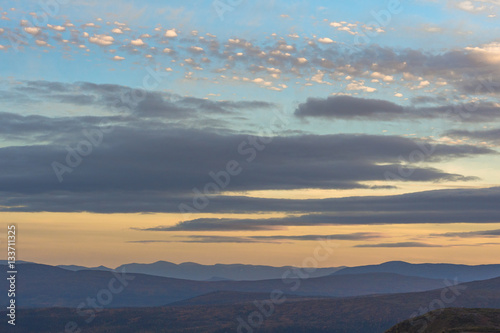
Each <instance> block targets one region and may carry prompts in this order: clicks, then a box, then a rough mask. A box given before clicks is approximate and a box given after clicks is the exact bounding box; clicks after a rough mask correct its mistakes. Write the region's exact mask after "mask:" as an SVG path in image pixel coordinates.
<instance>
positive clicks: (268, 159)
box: [0, 81, 495, 211]
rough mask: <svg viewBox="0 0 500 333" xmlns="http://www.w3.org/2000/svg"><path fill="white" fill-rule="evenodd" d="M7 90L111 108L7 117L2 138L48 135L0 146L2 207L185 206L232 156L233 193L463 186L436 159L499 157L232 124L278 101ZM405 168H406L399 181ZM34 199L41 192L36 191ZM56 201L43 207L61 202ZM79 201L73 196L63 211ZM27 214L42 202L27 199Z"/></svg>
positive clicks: (86, 89)
mask: <svg viewBox="0 0 500 333" xmlns="http://www.w3.org/2000/svg"><path fill="white" fill-rule="evenodd" d="M6 96H9V97H8V98H10V99H15V100H16V101H18V102H19V101H25V103H37V104H38V103H42V102H47V103H63V106H64V108H67V105H68V104H73V105H78V106H80V107H82V106H84V107H86V108H88V109H96V108H101V109H102V110H105V111H106V112H108V113H110V114H111V115H113V116H106V117H52V118H50V117H39V116H38V118H37V117H36V116H35V117H32V116H18V117H15V116H13V115H12V114H0V118H2V119H1V120H2V121H1V123H0V124H1V125H0V129H2V131H3V132H1V133H0V135H1V136H2V137H4V138H13V137H15V136H16V135H17V139H19V138H20V136H21V135H25V136H26V138H41V137H43V142H41V143H43V144H33V143H32V142H33V141H29V140H26V141H25V144H24V145H18V146H5V147H3V148H0V190H1V191H3V192H4V194H5V203H6V205H11V204H13V203H14V202H18V200H19V197H18V196H17V195H21V194H25V195H27V196H28V194H29V195H34V194H35V193H40V194H41V193H54V192H57V191H60V192H61V193H63V192H65V193H74V194H75V196H74V198H76V197H77V196H78V195H77V193H80V194H82V195H84V194H83V193H84V192H88V193H116V192H117V191H118V192H119V191H123V192H124V195H125V196H129V195H130V196H131V197H134V196H139V195H144V197H146V195H145V193H146V192H147V193H148V195H147V197H148V198H149V200H151V205H146V206H143V208H142V209H145V210H152V211H156V210H160V211H163V210H171V209H172V208H171V206H169V205H166V204H165V205H166V206H162V205H161V204H160V205H159V206H158V200H159V198H161V197H162V196H163V197H164V196H165V195H167V196H168V197H169V198H177V199H176V200H177V202H178V201H179V200H181V198H190V197H191V196H192V195H193V193H194V192H193V189H195V188H196V189H198V190H199V191H201V192H204V191H209V192H210V191H211V192H214V186H216V185H217V183H216V182H221V181H222V182H223V183H225V182H226V180H225V176H224V172H225V171H224V170H225V169H226V168H227V165H228V163H229V162H231V163H233V164H234V165H236V166H237V168H236V169H238V170H241V171H240V172H239V173H238V174H237V176H234V177H230V182H229V183H228V184H227V185H225V186H227V188H225V190H229V191H252V190H277V189H279V190H290V189H308V188H317V189H355V188H374V187H373V185H372V184H370V182H374V181H378V182H379V184H377V185H378V186H386V187H387V186H389V187H390V186H395V184H397V183H398V182H401V181H416V182H436V181H450V182H451V181H467V180H473V179H476V178H474V177H473V176H474V175H461V174H456V173H449V172H447V171H446V170H439V169H437V168H435V167H433V166H432V163H438V162H441V161H443V160H446V161H448V160H451V159H455V158H461V157H469V156H481V155H491V154H495V152H494V151H493V150H491V149H488V148H481V147H475V146H473V145H465V144H463V145H458V144H455V145H446V144H438V143H437V142H431V141H429V142H423V141H420V140H415V139H410V138H405V137H400V136H390V135H383V136H379V135H358V134H335V135H304V134H299V135H297V134H295V135H280V134H279V133H281V132H280V131H281V130H282V129H283V124H282V123H280V122H278V124H273V126H271V127H270V128H269V129H270V130H271V129H272V131H271V132H270V135H269V136H263V137H262V136H259V137H257V136H255V135H254V133H249V132H246V133H245V132H243V133H240V134H235V132H234V130H233V129H232V127H231V126H232V123H228V122H225V121H226V119H230V118H231V117H235V118H236V119H240V118H241V117H244V116H245V114H246V113H248V112H254V110H257V109H262V110H272V109H273V108H275V107H276V106H275V105H274V104H272V103H267V102H262V101H215V100H207V99H199V98H194V97H183V96H179V95H175V94H170V93H164V92H152V91H145V90H144V91H143V90H134V89H131V88H128V87H124V86H120V85H112V84H93V83H88V82H79V83H75V84H63V83H59V82H45V81H34V82H22V83H21V84H18V85H14V86H12V89H11V91H9V93H7V94H6ZM134 96H139V97H140V98H138V99H137V98H136V99H134ZM336 102H338V101H336ZM361 102H364V101H361ZM368 102H370V101H368ZM55 105H56V104H55ZM56 106H57V105H56ZM56 108H57V107H56ZM221 115H222V116H223V117H221ZM212 116H213V118H212ZM278 120H279V119H278ZM101 123H102V124H104V125H102V126H107V127H109V126H110V125H113V126H114V127H113V128H114V130H113V131H112V132H109V133H106V134H105V135H104V134H103V138H102V140H103V144H102V145H99V146H96V147H92V153H91V154H89V155H88V156H87V155H85V156H84V157H85V158H82V162H81V163H79V164H78V165H77V166H74V165H73V166H70V167H69V169H70V170H71V172H70V171H66V172H64V173H63V176H62V178H63V179H64V181H63V182H61V183H59V181H58V177H57V175H56V172H55V169H54V162H57V163H62V164H64V165H69V164H74V163H71V162H68V161H71V159H72V158H71V156H73V159H74V158H75V157H74V154H75V149H80V148H78V147H79V145H82V144H83V143H85V142H88V141H89V139H88V138H87V135H88V134H85V133H86V132H84V131H93V133H94V134H95V131H98V130H99V126H100V124H101ZM180 123H182V126H181V125H180ZM186 124H189V125H186ZM21 128H22V131H21ZM16 131H17V132H16ZM23 131H24V132H23ZM101 134H102V133H101ZM82 142H83V143H82ZM415 151H420V152H429V153H428V154H427V156H426V163H425V164H420V163H417V162H418V161H415V163H410V162H405V161H404V160H402V159H401V156H410V154H412V152H415ZM430 152H432V153H430ZM16 156H23V159H19V158H17V157H16ZM68 156H69V157H68ZM280 166H286V167H280ZM402 169H404V170H410V171H411V172H409V173H408V174H407V175H405V177H399V176H398V175H400V174H401V170H402ZM222 171H224V172H222ZM59 172H61V171H59ZM221 172H222V173H221ZM221 174H222V176H221ZM214 175H215V176H214ZM217 175H219V176H217ZM214 177H215V178H214ZM217 177H218V178H217ZM123 179H126V180H127V181H123ZM221 179H222V180H221ZM14 180H15V181H14ZM210 184H212V185H210ZM207 186H208V187H207ZM375 188H377V187H375ZM219 190H222V188H219ZM216 192H217V191H216ZM9 193H10V194H9ZM139 193H140V194H139ZM216 194H218V193H216ZM156 196H157V198H156V199H155V197H156ZM118 197H119V196H118ZM25 199H26V202H28V201H29V200H28V197H26V198H25ZM87 199H88V198H87ZM33 200H35V201H37V200H40V198H39V197H37V196H36V195H35V197H33ZM108 200H111V199H110V198H108ZM182 200H185V199H182ZM132 201H133V200H132ZM141 201H142V200H141ZM61 202H62V201H61ZM116 204H117V203H116V202H115V201H114V200H111V201H110V206H109V207H105V206H103V205H98V206H99V207H101V208H102V209H110V210H113V209H118V210H121V209H132V210H135V209H138V208H137V206H133V205H132V206H130V208H124V207H123V206H121V205H119V207H117V206H115V205H116ZM260 204H262V203H260ZM33 205H35V206H36V205H37V204H36V203H33ZM85 205H86V204H84V206H85ZM49 206H50V205H49ZM49 206H47V207H46V208H44V209H54V208H50V207H49ZM81 207H82V206H81V205H79V204H78V203H76V202H74V203H73V204H71V205H69V206H68V207H67V208H62V207H61V206H58V208H57V209H70V210H71V209H81ZM113 207H115V208H113ZM25 209H40V207H38V208H34V207H33V206H31V208H30V207H29V205H27V206H26V208H25ZM85 209H92V208H87V207H86V208H85Z"/></svg>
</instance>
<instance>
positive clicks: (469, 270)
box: [333, 261, 500, 282]
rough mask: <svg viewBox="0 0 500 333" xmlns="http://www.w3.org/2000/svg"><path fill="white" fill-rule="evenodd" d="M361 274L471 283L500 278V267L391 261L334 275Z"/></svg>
mask: <svg viewBox="0 0 500 333" xmlns="http://www.w3.org/2000/svg"><path fill="white" fill-rule="evenodd" d="M361 273H395V274H402V275H409V276H420V277H425V278H430V279H455V278H456V279H458V280H459V281H462V282H470V281H477V280H486V279H492V278H495V277H499V276H500V265H476V266H468V265H455V264H410V263H407V262H404V261H389V262H386V263H383V264H380V265H367V266H357V267H346V268H343V269H340V270H338V271H337V272H335V273H333V274H334V275H342V274H361Z"/></svg>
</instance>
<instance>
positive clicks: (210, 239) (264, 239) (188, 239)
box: [129, 229, 382, 243]
mask: <svg viewBox="0 0 500 333" xmlns="http://www.w3.org/2000/svg"><path fill="white" fill-rule="evenodd" d="M143 230H149V229H143ZM381 237H382V236H381V235H380V234H378V233H369V232H358V233H352V234H335V235H300V236H282V235H278V236H247V237H238V236H204V235H190V236H177V237H176V238H184V239H178V240H177V239H170V240H139V241H130V242H129V243H172V242H182V243H280V241H317V240H321V239H328V240H349V241H359V240H367V239H374V238H381Z"/></svg>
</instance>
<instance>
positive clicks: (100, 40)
mask: <svg viewBox="0 0 500 333" xmlns="http://www.w3.org/2000/svg"><path fill="white" fill-rule="evenodd" d="M114 40H115V39H114V38H113V37H112V36H106V35H94V36H92V37H89V42H90V43H93V44H97V45H100V46H109V45H112V44H113V42H114Z"/></svg>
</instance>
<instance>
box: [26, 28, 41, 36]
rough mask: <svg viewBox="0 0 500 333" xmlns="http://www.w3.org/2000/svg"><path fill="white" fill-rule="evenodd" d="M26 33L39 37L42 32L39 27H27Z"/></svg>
mask: <svg viewBox="0 0 500 333" xmlns="http://www.w3.org/2000/svg"><path fill="white" fill-rule="evenodd" d="M24 31H26V32H27V33H29V34H30V35H38V34H39V33H40V32H41V31H42V30H41V29H40V28H39V27H25V28H24Z"/></svg>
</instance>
